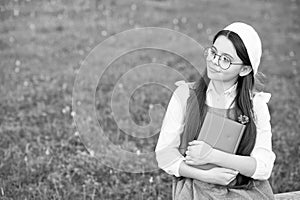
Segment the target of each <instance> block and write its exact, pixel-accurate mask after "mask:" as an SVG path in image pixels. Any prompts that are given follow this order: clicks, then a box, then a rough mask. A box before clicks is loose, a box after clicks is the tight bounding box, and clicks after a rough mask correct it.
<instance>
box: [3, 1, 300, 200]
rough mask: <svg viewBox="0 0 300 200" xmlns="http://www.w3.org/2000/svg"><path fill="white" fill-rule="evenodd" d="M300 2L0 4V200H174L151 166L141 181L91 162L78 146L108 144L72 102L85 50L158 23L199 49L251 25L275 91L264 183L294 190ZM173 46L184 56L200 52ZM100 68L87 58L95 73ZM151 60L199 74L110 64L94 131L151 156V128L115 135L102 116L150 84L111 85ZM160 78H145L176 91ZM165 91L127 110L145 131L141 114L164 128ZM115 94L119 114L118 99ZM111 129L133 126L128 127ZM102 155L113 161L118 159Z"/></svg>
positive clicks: (299, 141) (178, 62) (180, 62)
mask: <svg viewBox="0 0 300 200" xmlns="http://www.w3.org/2000/svg"><path fill="white" fill-rule="evenodd" d="M299 6H300V1H297V0H287V1H281V0H245V1H237V0H226V1H218V0H211V1H208V0H189V1H179V0H144V1H137V0H126V1H125V0H119V1H117V0H110V1H108V0H44V1H41V0H40V1H39V0H14V1H12V0H1V1H0V60H1V61H0V92H1V93H0V94H1V95H0V197H1V198H0V199H3V200H8V199H114V200H115V199H171V177H170V176H169V175H168V174H166V173H164V172H163V171H162V170H150V168H151V166H150V163H149V169H146V170H144V172H142V173H131V172H138V169H137V168H138V167H137V166H138V163H137V165H135V164H134V163H132V165H133V166H132V169H133V170H136V171H131V169H123V170H118V169H116V167H115V168H112V167H110V166H111V165H114V166H116V164H114V163H113V164H109V163H106V162H104V160H103V159H96V158H95V155H93V152H94V151H88V150H87V148H89V145H86V144H90V143H93V142H94V143H93V144H91V145H96V147H99V146H100V147H103V146H105V144H104V143H103V144H101V138H99V137H98V138H97V137H96V136H95V135H93V134H95V131H93V130H95V127H93V126H96V125H95V124H94V125H93V126H90V127H88V129H86V132H84V133H83V132H82V131H79V130H78V125H76V123H75V121H74V119H73V118H74V117H76V116H78V115H79V113H76V112H75V110H74V105H72V100H74V93H73V89H74V84H75V82H76V76H77V75H78V74H80V72H81V71H80V66H81V64H82V63H83V62H84V60H85V58H86V57H87V56H88V55H89V53H90V52H91V50H92V49H94V47H96V46H97V45H98V44H99V43H101V42H102V41H104V40H105V39H106V38H108V37H109V36H112V35H115V34H118V33H120V32H122V31H125V30H128V29H132V28H139V27H163V28H168V29H172V30H176V31H179V32H181V33H184V34H186V35H188V36H189V37H191V38H193V39H195V40H196V41H198V42H199V43H201V44H203V45H207V44H209V43H210V41H211V38H212V36H213V35H214V34H215V33H216V32H217V31H218V30H219V29H222V28H223V27H224V26H225V25H227V24H229V23H231V22H233V21H245V22H248V23H249V24H252V25H253V26H254V27H255V28H256V29H257V30H258V32H259V33H260V35H261V38H262V42H263V48H264V49H263V57H262V63H261V66H260V67H261V68H260V70H261V72H263V73H264V74H265V82H264V84H265V86H264V90H265V91H266V92H270V93H272V98H271V100H270V102H269V109H270V113H271V123H272V132H273V138H272V139H273V149H274V152H275V154H276V156H277V158H276V162H275V166H274V169H273V172H272V176H271V178H270V180H269V181H270V183H271V185H272V188H273V191H274V193H279V192H287V191H295V190H300V168H299V165H300V156H299V152H300V135H299V134H300V123H299V118H300V101H299V99H300V68H299V61H300V60H299V56H298V54H299V50H300V34H299V32H300V14H299ZM141 37H142V36H141V35H135V37H133V38H131V39H130V40H124V41H122V43H120V44H118V45H119V46H118V45H114V44H112V45H108V46H105V48H104V49H105V52H104V54H105V55H106V56H109V55H110V54H112V53H113V52H115V51H117V50H118V49H120V48H124V47H126V46H128V45H130V44H132V43H134V42H135V41H139V40H141ZM161 38H162V39H161V40H162V41H161V42H162V43H164V42H165V43H166V44H169V43H170V45H171V47H174V46H175V48H177V49H181V44H182V43H180V41H179V42H172V41H171V39H170V41H166V40H165V38H164V37H163V36H162V37H161ZM153 39H155V40H159V39H160V37H158V38H153ZM182 48H185V49H186V50H187V51H190V52H188V53H189V55H190V56H191V57H192V58H196V57H197V56H201V55H198V54H197V53H198V52H193V51H192V50H193V49H188V48H186V47H184V46H183V47H182ZM103 60H104V57H96V58H94V59H92V60H91V61H92V62H93V63H98V65H97V66H102V65H101V64H103ZM151 62H156V63H163V64H166V65H167V66H169V67H172V68H173V69H175V70H177V71H178V72H180V74H181V75H183V76H184V79H186V80H188V81H194V80H195V79H196V78H197V76H196V75H195V74H196V71H195V69H193V67H191V64H189V63H187V62H186V60H184V59H183V58H181V57H179V56H176V55H174V54H170V53H168V52H165V51H162V50H155V49H144V50H140V51H133V52H131V53H128V54H127V55H123V56H121V57H119V58H118V59H116V60H115V61H114V62H113V63H111V65H110V66H109V68H108V70H107V71H105V74H104V75H105V76H103V78H102V79H101V80H99V82H98V86H97V91H96V95H95V103H96V104H95V106H96V110H97V114H98V120H99V121H100V122H101V123H102V124H103V131H104V132H105V133H106V134H108V135H109V139H110V140H111V141H112V142H113V143H114V144H117V145H118V146H119V147H121V148H122V149H125V150H127V151H132V152H135V153H136V152H138V153H144V152H151V151H153V150H154V147H155V142H156V141H157V137H158V135H157V134H156V135H151V134H153V132H155V131H152V132H151V133H148V137H147V138H143V139H141V138H137V137H134V136H128V135H126V134H124V133H123V132H122V131H120V130H119V129H118V127H117V124H116V123H115V121H114V118H113V117H114V116H113V115H112V114H111V108H110V103H111V102H110V100H111V99H110V98H111V97H110V95H112V90H114V89H115V88H119V89H120V88H121V90H122V89H123V90H125V91H126V89H127V88H130V87H133V86H134V83H136V82H138V81H141V80H148V77H149V76H150V74H151V71H149V72H147V73H140V72H139V71H135V73H137V74H136V75H135V76H133V77H128V78H127V79H129V80H130V81H127V82H126V80H125V81H123V82H120V83H118V82H117V81H118V79H120V77H121V76H122V75H124V73H126V72H128V71H129V69H132V68H133V67H135V66H137V65H141V64H145V63H151ZM102 70H103V69H102ZM145 70H146V69H144V71H143V72H146V71H145ZM167 73H168V72H164V73H159V72H155V71H152V75H151V77H155V78H156V80H162V81H164V82H165V83H166V84H168V85H170V86H171V87H173V89H174V88H175V85H174V84H173V83H174V82H175V81H177V80H182V79H183V78H182V77H181V76H175V75H173V74H172V75H169V76H166V75H168V74H167ZM153 74H154V75H153ZM85 76H86V77H89V76H90V77H92V76H93V74H92V73H91V74H85ZM131 84H132V85H131ZM172 85H173V86H172ZM83 88H84V87H83ZM78 91H79V92H78ZM78 91H77V93H76V94H77V95H78V97H79V98H80V99H82V102H81V103H84V102H88V101H89V100H90V97H89V96H88V94H89V92H93V88H91V87H86V88H85V89H84V90H78ZM170 95H171V91H168V90H166V89H162V87H158V86H156V85H150V86H149V87H147V86H145V87H141V88H138V89H137V90H136V91H135V92H134V93H133V94H132V96H131V98H130V102H129V106H130V111H131V117H132V119H133V120H134V122H136V124H139V125H145V124H147V123H149V121H150V117H149V114H148V112H149V107H150V108H156V109H158V110H156V111H155V112H154V114H155V115H154V114H153V113H152V114H153V116H158V117H157V118H155V119H153V120H158V121H159V120H161V117H162V116H161V115H162V114H163V113H162V112H159V109H161V108H162V107H164V108H166V106H167V103H168V101H169V98H170ZM116 98H117V99H116V106H117V108H120V109H121V107H122V106H123V104H124V102H122V100H124V99H123V96H118V97H116ZM75 104H76V105H77V104H78V102H75ZM157 104H161V106H162V107H159V106H157ZM153 105H155V106H153ZM118 106H119V107H118ZM127 106H128V105H127ZM160 111H161V110H160ZM85 114H87V113H85ZM151 116H152V115H151ZM87 120H88V119H87ZM120 121H121V122H122V126H123V127H126V128H127V129H126V130H130V127H131V125H130V124H129V122H128V121H126V120H123V118H122V119H120ZM156 128H157V127H156ZM149 135H151V137H150V136H149ZM98 142H99V143H98ZM84 144H85V145H84ZM97 145H98V146H97ZM86 147H87V148H86ZM94 147H95V146H93V148H94ZM100 147H99V148H100ZM99 152H100V150H99ZM95 153H96V154H97V153H98V152H97V151H95ZM111 157H112V158H111V161H114V162H115V161H116V160H118V159H119V158H120V155H119V157H117V156H116V155H113V154H112V155H111Z"/></svg>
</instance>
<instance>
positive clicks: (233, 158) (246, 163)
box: [211, 149, 256, 177]
mask: <svg viewBox="0 0 300 200" xmlns="http://www.w3.org/2000/svg"><path fill="white" fill-rule="evenodd" d="M211 159H212V161H211V163H213V164H216V165H219V166H222V167H226V168H230V169H234V170H237V171H239V173H240V174H243V175H244V176H249V177H251V176H252V175H253V174H254V172H255V169H256V160H255V159H254V158H253V157H250V156H240V155H235V154H230V153H226V152H223V151H220V150H217V149H214V150H213V151H212V153H211Z"/></svg>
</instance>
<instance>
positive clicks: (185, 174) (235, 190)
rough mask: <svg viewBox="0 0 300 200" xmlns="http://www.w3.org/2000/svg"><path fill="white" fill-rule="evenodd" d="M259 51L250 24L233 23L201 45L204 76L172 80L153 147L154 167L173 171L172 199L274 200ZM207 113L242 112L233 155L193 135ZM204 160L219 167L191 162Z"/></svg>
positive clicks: (234, 116) (266, 96)
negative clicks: (257, 77)
mask: <svg viewBox="0 0 300 200" xmlns="http://www.w3.org/2000/svg"><path fill="white" fill-rule="evenodd" d="M261 54H262V44H261V40H260V38H259V36H258V34H257V32H256V31H255V30H254V29H253V27H251V26H250V25H248V24H245V23H242V22H235V23H232V24H230V25H229V26H227V27H225V28H224V29H223V30H221V31H219V32H218V33H217V34H216V35H215V37H214V39H213V45H212V46H211V47H208V48H206V49H205V50H204V55H205V57H206V65H207V66H206V70H205V72H204V75H203V76H202V77H201V78H200V79H199V80H198V81H196V82H195V83H186V82H184V81H178V82H176V83H175V84H176V85H177V86H178V87H177V88H176V90H175V91H174V94H173V95H172V97H171V99H170V102H169V105H168V108H167V111H166V113H165V117H164V120H163V125H162V128H161V132H160V135H159V139H158V142H157V146H156V149H155V152H156V159H157V162H158V166H159V167H160V168H161V169H163V170H164V171H166V172H167V173H169V174H171V175H173V184H172V187H173V189H172V197H173V199H180V200H182V199H186V200H192V199H201V200H202V199H274V195H273V192H272V189H271V187H270V185H269V182H268V180H267V179H268V178H269V177H270V176H271V172H272V168H273V165H274V161H275V158H276V156H275V154H274V152H273V151H272V145H271V137H272V133H271V125H270V114H269V110H268V106H267V103H268V101H269V99H270V97H271V94H269V93H264V92H256V91H255V88H254V76H255V75H256V73H257V70H258V66H259V63H260V58H261ZM207 112H213V113H215V114H218V115H221V116H223V117H227V118H230V119H232V120H236V121H237V118H238V116H240V115H241V114H242V115H243V116H246V117H247V119H248V123H247V124H246V128H245V130H244V134H243V137H242V139H241V142H240V144H239V146H238V149H237V152H236V154H230V153H226V152H223V151H220V150H217V149H214V148H212V147H211V146H210V145H208V144H206V143H205V142H203V141H197V140H196V139H197V137H198V134H199V131H200V129H201V125H202V123H203V120H204V117H205V115H206V113H207ZM203 154H205V156H202V155H203ZM207 163H212V164H215V165H217V166H218V167H215V168H212V169H209V170H202V169H198V168H196V167H193V165H203V164H207Z"/></svg>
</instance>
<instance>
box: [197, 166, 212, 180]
mask: <svg viewBox="0 0 300 200" xmlns="http://www.w3.org/2000/svg"><path fill="white" fill-rule="evenodd" d="M197 177H199V178H198V179H199V180H201V181H204V182H209V178H210V173H209V170H203V169H197Z"/></svg>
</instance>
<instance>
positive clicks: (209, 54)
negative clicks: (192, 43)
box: [204, 47, 243, 70]
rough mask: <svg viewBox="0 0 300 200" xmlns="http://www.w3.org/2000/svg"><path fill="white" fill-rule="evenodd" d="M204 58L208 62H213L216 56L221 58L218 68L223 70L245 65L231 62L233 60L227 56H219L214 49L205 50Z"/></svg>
mask: <svg viewBox="0 0 300 200" xmlns="http://www.w3.org/2000/svg"><path fill="white" fill-rule="evenodd" d="M204 56H205V57H206V60H208V61H212V60H214V59H215V58H216V56H219V59H218V66H220V67H221V68H222V69H223V70H227V69H228V68H229V67H230V65H243V63H233V62H231V58H229V57H228V56H226V55H225V54H221V55H218V54H217V50H216V48H214V47H207V48H205V49H204Z"/></svg>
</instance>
